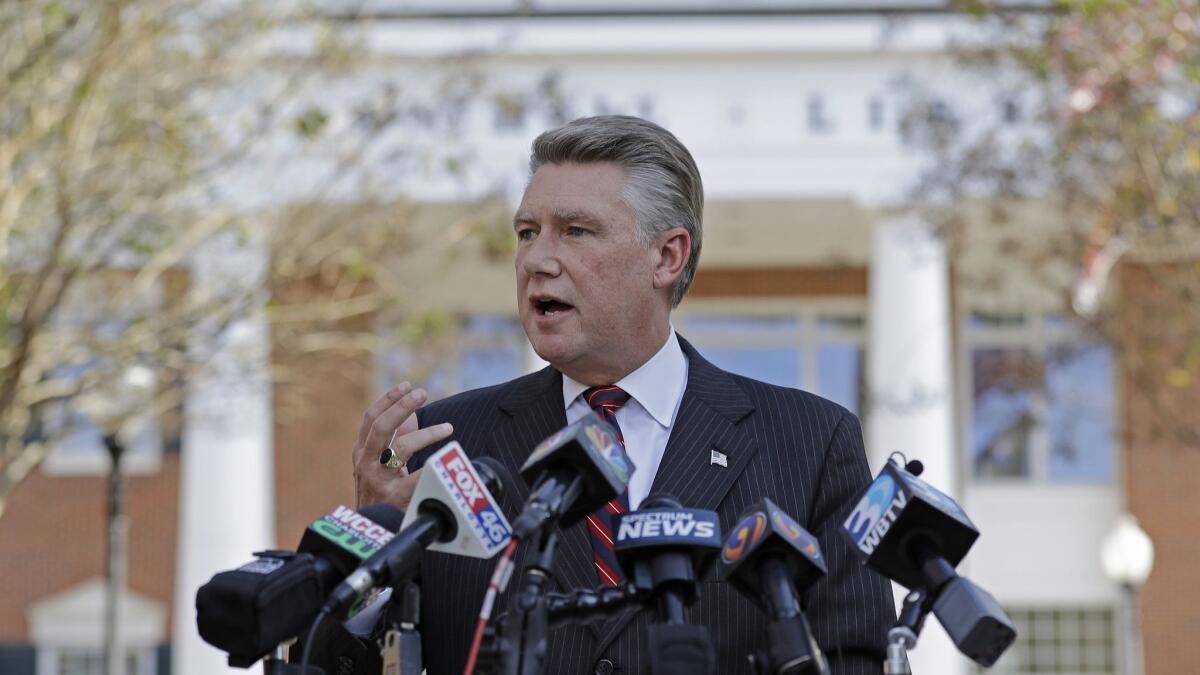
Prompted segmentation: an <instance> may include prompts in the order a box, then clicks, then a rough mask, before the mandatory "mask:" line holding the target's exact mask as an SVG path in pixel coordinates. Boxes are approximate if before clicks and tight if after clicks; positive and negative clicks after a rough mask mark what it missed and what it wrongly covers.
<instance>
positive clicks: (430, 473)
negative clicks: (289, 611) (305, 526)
mask: <svg viewBox="0 0 1200 675" xmlns="http://www.w3.org/2000/svg"><path fill="white" fill-rule="evenodd" d="M423 469H424V470H423V471H422V473H421V480H420V481H418V482H417V489H416V490H415V491H414V492H413V498H412V501H411V502H410V504H409V510H408V515H407V516H406V517H405V518H404V524H403V526H402V527H401V529H400V532H398V533H397V534H396V536H395V537H394V538H393V539H392V540H391V541H389V542H387V544H386V545H384V546H383V547H382V548H381V549H380V550H379V551H378V552H377V553H376V554H374V555H372V556H371V557H369V558H367V559H366V561H365V562H363V563H362V564H361V565H359V566H358V569H355V570H354V571H353V572H351V573H350V574H349V575H348V576H346V578H345V580H344V581H343V582H342V583H340V584H338V586H337V587H336V588H334V589H333V592H332V593H331V594H330V595H329V598H328V600H327V601H326V603H325V607H324V609H326V610H328V611H331V612H334V611H339V610H341V609H343V608H345V607H349V606H350V605H351V604H353V603H354V602H355V600H357V599H358V598H361V597H362V596H363V595H364V594H365V593H367V591H369V590H371V589H373V588H376V587H377V586H382V585H387V584H393V583H395V582H398V581H400V580H402V579H404V578H406V577H407V576H409V575H410V574H411V573H412V572H413V570H414V569H415V568H416V566H417V564H418V563H419V562H420V560H421V554H422V553H423V552H424V551H425V550H426V549H429V550H432V551H444V552H448V553H453V554H454V555H462V556H469V557H473V558H485V559H486V558H491V557H492V556H494V555H495V554H496V553H498V552H499V551H500V550H501V549H502V548H504V546H505V545H507V544H508V541H509V539H510V538H511V537H512V529H511V528H510V527H509V525H508V521H507V520H506V519H505V518H504V512H503V511H502V510H501V509H500V504H499V501H498V499H497V496H499V495H502V494H503V492H504V489H505V485H504V479H503V478H502V476H505V475H507V472H506V471H505V469H504V467H503V466H502V465H501V464H500V463H499V462H497V461H496V460H494V459H491V458H487V457H481V458H479V459H476V460H474V461H472V460H470V459H469V458H468V457H467V455H466V453H465V452H464V451H463V449H462V446H461V445H459V444H458V443H457V442H454V443H449V444H447V445H445V446H444V447H442V448H441V449H440V450H438V451H437V452H436V453H434V454H433V455H432V456H431V457H430V458H429V459H428V460H426V462H425V464H424V466H423ZM494 495H495V496H494Z"/></svg>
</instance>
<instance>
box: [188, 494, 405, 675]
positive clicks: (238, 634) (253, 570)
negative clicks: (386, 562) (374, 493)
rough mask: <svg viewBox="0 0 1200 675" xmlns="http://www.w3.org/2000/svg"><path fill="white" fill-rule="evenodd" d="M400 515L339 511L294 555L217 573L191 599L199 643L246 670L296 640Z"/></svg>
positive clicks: (383, 508)
mask: <svg viewBox="0 0 1200 675" xmlns="http://www.w3.org/2000/svg"><path fill="white" fill-rule="evenodd" d="M403 519H404V512H403V511H401V510H400V509H397V508H395V507H393V506H389V505H387V504H372V505H371V506H367V507H364V508H363V509H362V511H361V512H356V511H354V510H352V509H349V508H346V507H345V506H338V507H337V508H336V509H334V510H333V511H330V512H329V513H327V514H325V515H324V516H322V517H321V518H318V519H317V520H316V521H314V522H313V523H312V524H311V525H309V527H308V528H307V529H306V530H305V532H304V536H303V537H302V538H301V540H300V546H299V550H298V551H297V552H296V553H292V552H290V551H259V552H257V553H255V554H254V555H255V559H254V560H253V561H251V562H249V563H247V564H245V565H243V566H241V567H239V568H237V569H236V570H229V571H226V572H220V573H218V574H216V575H215V576H213V578H212V579H211V580H210V581H209V582H208V583H206V584H204V585H203V586H201V587H200V589H199V590H198V591H197V593H196V624H197V628H198V629H199V632H200V637H202V638H203V639H204V641H205V642H208V643H209V644H211V645H213V646H214V647H217V648H218V649H220V650H222V651H224V652H227V653H228V654H229V663H230V665H233V666H240V667H249V666H250V665H252V664H253V663H255V662H256V661H258V660H259V659H261V658H263V657H264V656H266V655H267V654H269V653H270V652H271V651H272V650H274V649H275V648H276V647H277V646H279V645H280V644H281V643H283V642H285V641H287V640H290V639H292V638H294V637H297V636H298V635H299V634H300V632H301V631H303V630H304V628H306V627H307V626H308V624H309V623H310V622H311V621H312V620H313V618H314V617H316V616H317V613H318V612H319V611H320V609H321V605H322V604H323V603H324V602H325V596H326V595H327V594H328V592H329V590H330V589H331V588H332V587H333V586H334V585H335V584H336V583H337V582H338V581H340V580H341V579H343V578H345V576H346V575H347V574H349V573H350V572H351V571H353V570H354V568H355V567H356V566H357V565H358V564H360V563H361V562H362V560H364V559H366V558H367V557H369V556H371V555H372V554H374V553H375V552H376V551H378V550H379V549H381V548H383V546H385V545H386V544H387V543H388V542H389V541H390V540H391V539H392V537H393V536H394V534H393V533H394V532H395V531H396V530H398V529H399V528H400V524H401V522H402V521H403Z"/></svg>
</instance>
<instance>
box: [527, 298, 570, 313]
mask: <svg viewBox="0 0 1200 675" xmlns="http://www.w3.org/2000/svg"><path fill="white" fill-rule="evenodd" d="M533 306H534V309H536V310H537V313H538V314H540V315H542V316H553V315H554V314H557V313H559V312H565V311H567V310H569V309H574V307H573V306H572V305H568V304H567V303H565V302H561V301H558V300H555V299H553V298H542V299H535V300H534V301H533Z"/></svg>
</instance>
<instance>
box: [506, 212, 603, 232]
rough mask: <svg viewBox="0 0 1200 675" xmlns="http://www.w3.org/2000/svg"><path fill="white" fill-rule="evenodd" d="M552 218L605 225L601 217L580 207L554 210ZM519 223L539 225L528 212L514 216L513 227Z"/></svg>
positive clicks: (556, 220) (560, 221)
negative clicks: (579, 208)
mask: <svg viewBox="0 0 1200 675" xmlns="http://www.w3.org/2000/svg"><path fill="white" fill-rule="evenodd" d="M550 218H552V219H553V220H554V221H555V222H557V223H582V224H584V225H590V226H592V227H595V228H600V227H602V226H603V223H602V222H601V221H600V219H599V218H597V217H595V216H593V215H592V214H590V213H588V212H586V211H581V210H578V209H575V210H559V211H553V212H552V213H551V214H550ZM519 225H537V219H536V218H534V217H533V216H532V215H530V214H528V213H518V214H517V215H515V216H513V227H517V226H519Z"/></svg>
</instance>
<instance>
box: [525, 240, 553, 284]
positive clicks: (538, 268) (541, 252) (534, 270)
mask: <svg viewBox="0 0 1200 675" xmlns="http://www.w3.org/2000/svg"><path fill="white" fill-rule="evenodd" d="M521 268H522V270H524V272H525V274H528V275H529V276H531V277H532V276H537V275H545V276H551V277H554V276H558V274H559V272H561V271H562V265H561V263H560V261H559V258H558V249H557V247H556V245H555V243H554V241H553V237H547V236H545V235H544V234H543V235H540V236H538V237H536V238H535V239H534V240H533V241H531V242H529V243H528V244H527V245H526V246H525V250H524V252H523V255H522V256H521Z"/></svg>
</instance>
